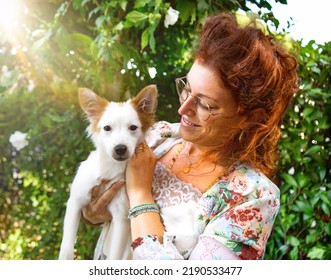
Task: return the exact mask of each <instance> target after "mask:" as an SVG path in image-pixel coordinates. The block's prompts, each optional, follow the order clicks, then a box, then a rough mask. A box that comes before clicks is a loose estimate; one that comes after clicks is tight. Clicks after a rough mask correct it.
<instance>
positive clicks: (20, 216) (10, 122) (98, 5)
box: [0, 0, 331, 259]
mask: <svg viewBox="0 0 331 280" xmlns="http://www.w3.org/2000/svg"><path fill="white" fill-rule="evenodd" d="M247 2H248V1H247ZM250 2H255V1H250ZM260 2H261V3H260V4H258V5H259V7H265V8H267V9H269V10H270V5H269V4H268V3H267V2H266V1H260ZM281 2H285V3H286V1H281ZM29 5H30V6H29V8H30V10H31V11H35V12H34V13H33V14H27V15H25V16H24V18H23V19H24V20H25V21H26V29H24V30H23V29H21V30H18V31H17V38H20V40H21V41H20V45H21V46H28V49H27V50H23V49H22V48H18V49H17V53H16V55H12V45H11V43H12V42H11V41H10V40H9V39H8V40H7V39H6V38H5V37H3V36H0V43H1V52H0V59H1V65H0V66H1V67H2V68H1V76H0V131H1V132H0V204H1V210H0V259H56V258H57V255H58V249H59V246H60V241H61V236H62V223H63V217H64V211H65V203H66V200H67V198H68V192H69V186H70V183H71V181H72V179H73V176H74V174H75V171H76V167H77V164H78V163H79V162H80V161H82V160H84V159H85V158H86V156H87V154H88V153H89V151H90V150H91V149H92V148H93V147H92V145H91V143H90V141H89V140H88V139H87V138H86V134H85V127H86V122H85V121H84V117H83V114H82V111H81V109H80V108H79V106H78V104H77V88H78V87H82V86H84V87H89V88H92V89H93V90H95V91H96V92H98V93H99V94H101V95H103V96H105V97H106V98H108V99H112V100H122V99H124V98H127V97H130V96H131V95H135V93H137V92H138V91H139V90H140V89H141V88H142V87H143V86H145V85H147V84H151V83H155V84H157V85H158V89H159V92H160V96H159V103H160V106H159V110H158V118H159V119H164V120H168V121H176V120H177V119H178V114H177V107H178V102H177V95H176V93H175V88H174V82H173V80H174V78H176V77H178V76H182V75H183V73H186V72H187V70H188V69H189V67H190V64H191V62H192V56H191V50H192V47H193V46H194V42H195V36H196V32H195V28H196V25H197V22H198V21H200V20H201V19H203V17H204V16H205V15H207V14H212V13H215V12H218V11H222V10H230V11H236V10H237V9H238V8H239V7H240V8H241V9H243V10H246V11H247V10H248V8H247V6H246V1H243V0H239V1H204V0H197V1H171V2H165V1H160V0H156V1H145V0H136V1H125V0H122V1H94V0H84V1H78V0H73V1H59V0H56V1H54V0H52V1H41V0H34V1H29ZM170 5H171V6H172V7H173V8H175V9H176V10H178V11H179V12H180V16H179V19H178V22H177V23H176V24H175V25H171V26H169V27H168V28H166V27H165V26H164V18H165V15H166V13H167V10H168V8H169V7H170ZM263 18H264V20H266V21H267V20H272V21H274V22H275V24H276V25H277V20H276V19H275V18H274V17H273V15H272V13H270V14H267V15H264V16H263ZM26 30H30V32H27V31H26ZM0 32H1V29H0ZM289 44H290V45H291V43H289ZM296 52H297V54H298V59H299V63H300V68H299V74H300V77H301V87H300V91H299V92H298V94H297V95H296V97H295V99H294V102H293V105H292V106H291V108H289V111H288V113H287V115H286V117H285V119H284V124H283V130H282V132H283V134H282V135H283V137H282V141H281V145H280V153H281V172H280V189H281V203H282V204H281V211H280V213H279V215H278V217H277V220H276V224H275V230H274V232H273V234H272V236H271V238H270V241H269V243H268V248H267V252H266V256H265V257H266V258H267V259H328V258H330V251H331V250H330V245H329V244H330V231H331V225H330V222H331V215H330V208H331V203H330V201H331V195H330V192H331V185H330V184H331V183H330V161H329V156H330V123H331V122H330V109H331V108H330V92H331V91H330V73H331V69H330V65H331V63H330V60H331V58H330V53H331V45H330V43H329V44H326V45H324V46H317V47H316V46H315V45H314V44H313V43H310V44H309V45H307V46H305V47H301V48H298V49H297V50H296ZM151 70H152V72H153V71H155V70H156V73H154V74H155V76H153V75H151V74H150V73H151ZM16 130H18V131H21V132H25V133H28V141H29V144H28V146H27V147H25V148H24V149H22V150H20V151H16V150H15V149H14V147H13V146H12V145H11V144H10V143H9V137H10V135H12V134H13V133H14V131H16ZM99 232H100V228H91V227H90V226H87V225H85V224H83V223H82V224H81V227H80V229H79V236H78V240H79V241H78V243H77V252H76V255H77V258H82V259H90V258H92V254H93V248H94V246H95V243H96V240H97V238H98V234H99Z"/></svg>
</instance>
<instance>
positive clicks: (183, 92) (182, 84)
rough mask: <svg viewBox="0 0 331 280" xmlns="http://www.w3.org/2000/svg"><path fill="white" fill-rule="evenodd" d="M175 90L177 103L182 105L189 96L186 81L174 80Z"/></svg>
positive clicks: (181, 79)
mask: <svg viewBox="0 0 331 280" xmlns="http://www.w3.org/2000/svg"><path fill="white" fill-rule="evenodd" d="M176 89H177V93H178V96H179V101H180V102H181V103H183V102H184V101H185V100H186V99H187V98H188V96H189V92H188V90H187V83H186V79H184V78H178V79H176Z"/></svg>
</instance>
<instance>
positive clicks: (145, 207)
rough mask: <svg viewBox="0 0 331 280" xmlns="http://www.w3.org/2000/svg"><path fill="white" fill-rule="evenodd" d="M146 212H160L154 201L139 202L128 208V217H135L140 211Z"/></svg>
mask: <svg viewBox="0 0 331 280" xmlns="http://www.w3.org/2000/svg"><path fill="white" fill-rule="evenodd" d="M146 212H156V213H159V214H160V208H159V206H158V205H157V204H155V203H143V204H139V205H137V206H135V207H132V208H131V209H130V210H129V215H128V218H129V219H132V218H135V217H137V216H138V215H140V214H142V213H146Z"/></svg>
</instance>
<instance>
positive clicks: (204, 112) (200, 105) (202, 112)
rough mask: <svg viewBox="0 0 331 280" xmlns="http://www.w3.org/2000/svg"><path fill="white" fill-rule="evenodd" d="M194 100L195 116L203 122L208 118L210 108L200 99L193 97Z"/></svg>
mask: <svg viewBox="0 0 331 280" xmlns="http://www.w3.org/2000/svg"><path fill="white" fill-rule="evenodd" d="M195 98H196V101H197V102H196V108H197V109H196V110H197V114H198V115H199V117H200V119H201V120H203V121H205V120H207V119H208V118H209V116H210V108H209V106H208V104H207V103H206V102H205V101H203V100H202V99H201V98H200V97H195Z"/></svg>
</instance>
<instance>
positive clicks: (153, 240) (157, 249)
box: [131, 233, 184, 260]
mask: <svg viewBox="0 0 331 280" xmlns="http://www.w3.org/2000/svg"><path fill="white" fill-rule="evenodd" d="M174 239H175V236H168V235H167V234H166V233H165V234H164V239H163V241H164V243H163V244H161V243H160V242H159V241H158V239H157V236H154V235H145V236H143V237H138V238H137V239H136V240H134V241H133V242H132V245H131V247H132V250H133V259H134V260H183V259H184V258H183V256H182V255H181V254H180V253H179V251H178V250H177V248H176V247H175V245H174Z"/></svg>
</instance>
